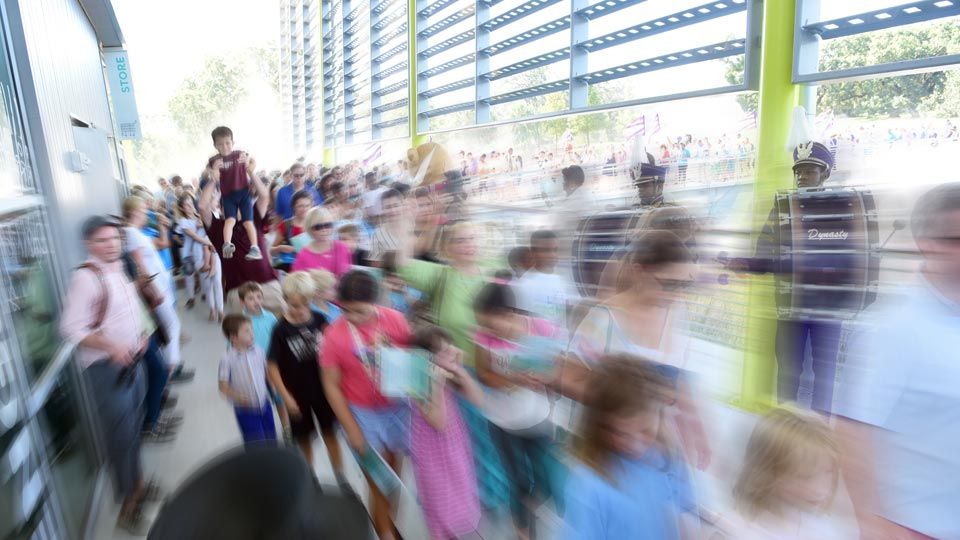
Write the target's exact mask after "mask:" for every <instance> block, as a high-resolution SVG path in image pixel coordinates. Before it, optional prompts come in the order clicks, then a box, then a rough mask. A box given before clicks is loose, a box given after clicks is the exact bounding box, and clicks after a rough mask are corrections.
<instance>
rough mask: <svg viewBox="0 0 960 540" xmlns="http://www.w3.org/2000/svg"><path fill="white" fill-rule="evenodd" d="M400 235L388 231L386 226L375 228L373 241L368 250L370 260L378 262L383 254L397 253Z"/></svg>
mask: <svg viewBox="0 0 960 540" xmlns="http://www.w3.org/2000/svg"><path fill="white" fill-rule="evenodd" d="M400 239H401V235H400V234H399V233H397V232H395V231H393V230H391V229H390V227H389V226H387V225H381V226H380V227H377V232H375V233H374V234H373V241H372V243H371V248H370V260H371V261H380V260H382V259H383V254H384V253H386V252H388V251H397V250H399V249H400Z"/></svg>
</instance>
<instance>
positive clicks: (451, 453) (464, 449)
mask: <svg viewBox="0 0 960 540" xmlns="http://www.w3.org/2000/svg"><path fill="white" fill-rule="evenodd" d="M416 343H417V346H418V347H419V348H421V349H425V350H426V351H429V352H430V353H431V355H432V356H431V361H432V362H433V364H434V365H435V366H437V368H438V372H439V374H440V376H436V377H434V378H433V388H432V391H431V392H430V396H429V398H428V401H419V400H418V401H417V402H416V408H415V409H414V413H413V419H412V421H411V423H410V455H411V457H412V459H413V472H414V476H415V477H416V481H417V495H418V498H419V499H420V505H421V506H422V508H423V514H424V516H425V517H426V521H427V527H428V528H429V529H430V535H431V536H432V537H433V540H448V539H451V538H459V537H461V536H464V535H467V534H469V533H471V532H473V531H474V530H476V528H477V525H478V523H479V522H480V499H479V496H478V494H477V477H476V474H475V471H474V468H473V452H472V450H471V447H470V434H469V433H467V426H466V424H465V423H464V421H463V418H462V417H461V416H460V406H459V405H458V404H457V400H456V397H454V394H453V392H454V391H457V392H460V393H461V394H462V395H463V396H464V398H466V399H467V400H469V401H470V402H471V403H473V404H474V405H476V406H478V407H479V406H480V404H481V402H482V401H483V390H482V389H481V388H480V386H479V385H478V384H477V382H476V381H474V380H473V377H471V376H470V374H469V373H467V370H466V369H464V367H463V365H462V364H461V356H462V354H463V353H462V352H461V351H460V350H459V349H457V348H456V347H455V346H454V345H453V342H452V339H451V337H450V334H448V333H447V332H446V331H445V330H443V329H441V328H439V327H436V326H431V327H427V328H425V329H423V330H421V331H420V332H418V333H417V337H416Z"/></svg>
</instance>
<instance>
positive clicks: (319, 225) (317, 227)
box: [310, 223, 333, 231]
mask: <svg viewBox="0 0 960 540" xmlns="http://www.w3.org/2000/svg"><path fill="white" fill-rule="evenodd" d="M332 228H333V223H317V224H316V225H314V226H313V227H310V230H313V231H322V230H324V229H332Z"/></svg>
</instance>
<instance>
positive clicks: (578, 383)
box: [561, 231, 710, 469]
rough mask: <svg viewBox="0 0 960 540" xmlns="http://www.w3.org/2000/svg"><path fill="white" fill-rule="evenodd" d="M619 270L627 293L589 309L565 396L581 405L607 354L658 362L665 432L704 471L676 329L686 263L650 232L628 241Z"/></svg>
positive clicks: (687, 277)
mask: <svg viewBox="0 0 960 540" xmlns="http://www.w3.org/2000/svg"><path fill="white" fill-rule="evenodd" d="M625 266H626V268H625V272H624V274H625V275H624V278H625V280H626V281H627V287H625V288H624V290H622V291H620V292H618V293H617V294H615V295H613V296H612V297H610V298H608V299H607V300H605V301H603V302H602V303H600V304H598V305H596V306H594V307H593V308H591V309H590V311H588V312H587V314H586V315H585V316H584V318H583V320H582V321H581V322H580V324H579V326H578V327H577V330H576V332H575V333H574V337H573V339H572V340H571V342H570V351H569V352H570V361H568V362H567V363H566V364H565V365H564V369H563V376H562V380H561V387H562V389H563V393H564V394H566V395H568V396H569V397H571V398H573V399H575V400H577V401H581V402H582V399H583V397H584V396H585V395H586V390H587V382H588V381H589V380H590V372H591V370H592V369H593V366H594V365H595V364H596V363H597V362H600V361H602V359H603V358H604V357H606V356H607V355H609V354H611V353H622V354H628V355H632V356H637V357H640V358H644V359H647V360H650V361H652V362H655V363H657V364H658V365H660V366H661V368H660V369H661V370H662V371H663V372H664V374H665V375H667V376H668V377H669V378H670V380H671V381H672V383H673V386H674V389H675V390H676V391H677V402H676V407H675V410H674V411H673V412H672V413H671V417H672V418H673V419H675V420H676V422H675V423H673V424H672V425H671V427H672V428H674V431H676V433H675V435H678V436H679V441H680V442H681V443H682V445H683V447H684V450H685V451H686V454H687V456H688V458H690V460H691V461H692V462H693V463H695V464H697V466H698V467H699V468H700V469H705V468H706V467H707V466H708V465H709V462H710V449H709V446H708V444H707V440H706V435H705V432H704V429H703V425H702V424H701V422H700V417H699V412H698V410H697V407H696V403H695V401H694V399H693V396H692V393H691V390H690V384H689V381H688V377H687V367H688V366H687V353H688V346H689V342H688V341H689V340H688V339H687V338H686V337H685V334H684V332H683V331H682V328H681V327H682V325H683V324H684V319H685V316H684V314H683V312H682V307H681V306H682V304H683V299H684V297H683V294H682V291H683V289H684V288H685V287H687V286H688V285H691V284H692V283H693V275H692V274H693V271H694V269H693V267H692V266H693V265H692V256H691V254H690V252H689V251H688V250H687V248H686V246H684V245H683V243H682V242H681V241H680V239H679V238H677V236H676V235H675V234H673V233H671V232H667V231H650V232H646V233H643V234H642V235H641V236H640V237H639V238H638V239H637V240H636V241H635V242H634V244H633V247H632V249H631V253H630V254H629V255H628V256H627V259H626V265H625Z"/></svg>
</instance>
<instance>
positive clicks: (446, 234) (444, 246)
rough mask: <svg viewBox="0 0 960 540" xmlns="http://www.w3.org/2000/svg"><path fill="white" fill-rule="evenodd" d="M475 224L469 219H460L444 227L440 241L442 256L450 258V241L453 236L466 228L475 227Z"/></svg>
mask: <svg viewBox="0 0 960 540" xmlns="http://www.w3.org/2000/svg"><path fill="white" fill-rule="evenodd" d="M475 228H476V227H475V225H474V224H473V223H470V222H469V221H458V222H456V223H453V224H451V225H447V226H446V227H444V228H443V232H442V233H441V241H440V256H441V257H443V258H444V259H447V260H450V259H452V257H451V256H450V243H451V241H452V240H453V237H454V236H456V235H457V234H458V233H460V232H461V231H463V230H465V229H475Z"/></svg>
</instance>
